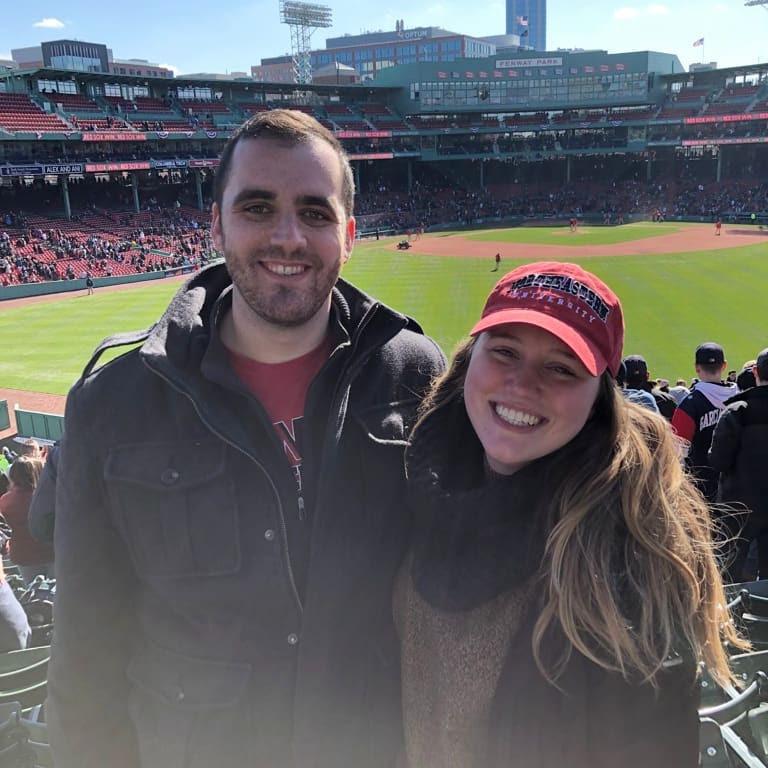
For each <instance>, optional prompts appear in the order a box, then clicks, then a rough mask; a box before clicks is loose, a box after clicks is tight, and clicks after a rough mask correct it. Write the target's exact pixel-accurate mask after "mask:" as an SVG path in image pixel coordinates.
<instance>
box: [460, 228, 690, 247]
mask: <svg viewBox="0 0 768 768" xmlns="http://www.w3.org/2000/svg"><path fill="white" fill-rule="evenodd" d="M677 231H679V227H677V226H671V225H669V224H650V223H640V224H624V225H623V226H617V227H588V226H581V225H580V226H579V227H578V229H577V230H576V231H575V232H571V231H570V228H569V227H568V225H567V224H566V225H563V226H561V227H517V228H515V229H490V230H486V231H483V232H476V233H474V234H470V235H466V237H467V240H477V241H480V242H492V243H526V244H528V245H564V246H584V245H615V244H616V243H626V242H629V241H631V240H645V239H647V238H649V237H658V236H660V235H672V234H674V233H675V232H677Z"/></svg>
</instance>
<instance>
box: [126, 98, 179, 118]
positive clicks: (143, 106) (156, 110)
mask: <svg viewBox="0 0 768 768" xmlns="http://www.w3.org/2000/svg"><path fill="white" fill-rule="evenodd" d="M133 103H134V104H135V105H136V112H146V113H148V114H153V115H155V114H162V113H170V114H173V108H172V107H171V105H170V104H169V103H168V102H167V101H165V100H163V99H151V98H149V97H147V96H137V97H136V98H135V99H134V100H133Z"/></svg>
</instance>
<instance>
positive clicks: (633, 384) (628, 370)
mask: <svg viewBox="0 0 768 768" xmlns="http://www.w3.org/2000/svg"><path fill="white" fill-rule="evenodd" d="M623 362H624V369H625V377H624V383H625V384H626V386H627V391H640V392H645V393H647V394H649V395H650V396H651V397H652V398H653V400H654V402H655V403H656V408H652V409H651V410H655V411H657V412H658V413H660V414H661V415H662V416H663V417H664V418H665V419H666V420H667V421H672V416H673V414H674V412H675V409H676V408H677V404H676V403H675V399H674V398H673V397H672V395H670V394H668V393H667V392H663V391H662V390H661V389H659V387H655V386H654V385H653V384H651V382H650V378H649V374H648V363H647V362H646V361H645V358H644V357H643V356H642V355H629V356H627V357H625V358H624V361H623Z"/></svg>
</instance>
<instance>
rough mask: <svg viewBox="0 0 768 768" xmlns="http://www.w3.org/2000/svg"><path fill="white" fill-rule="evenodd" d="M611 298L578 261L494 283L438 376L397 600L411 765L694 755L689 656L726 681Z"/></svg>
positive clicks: (674, 484)
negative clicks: (632, 392)
mask: <svg viewBox="0 0 768 768" xmlns="http://www.w3.org/2000/svg"><path fill="white" fill-rule="evenodd" d="M623 335H624V322H623V317H622V311H621V305H620V303H619V300H618V298H617V297H616V295H615V294H614V293H613V292H612V291H611V290H610V288H608V286H606V285H605V284H604V283H602V282H601V281H600V280H599V279H598V278H596V277H595V276H594V275H592V274H590V273H588V272H585V271H584V270H582V269H581V268H580V267H578V266H576V265H572V264H560V263H537V264H530V265H527V266H524V267H520V268H518V269H516V270H514V271H512V272H510V273H509V274H507V275H506V276H505V277H503V278H502V279H501V281H500V282H499V283H498V284H497V285H496V287H495V288H494V289H493V292H492V293H491V295H490V296H489V298H488V300H487V303H486V306H485V309H484V311H483V315H482V318H481V320H480V321H479V322H478V323H477V324H476V325H475V327H474V328H473V329H472V332H471V338H470V339H469V341H468V342H466V343H465V344H463V345H462V346H461V347H460V348H459V349H458V351H457V352H456V353H455V355H454V358H453V360H452V363H451V365H450V367H449V369H448V371H447V372H446V373H445V374H444V375H443V376H442V377H441V378H439V379H438V380H437V381H436V382H435V383H434V385H433V387H432V390H431V392H430V393H429V395H428V397H427V399H426V401H425V403H424V404H423V407H422V415H421V418H420V420H419V422H418V424H417V426H416V428H415V430H414V433H413V435H412V437H411V445H410V446H409V449H408V452H407V459H406V461H407V468H408V477H409V484H410V488H411V497H412V502H413V505H414V512H415V518H416V534H415V538H414V543H413V548H412V553H411V555H410V557H409V559H408V561H407V562H406V564H405V566H404V567H403V569H402V570H401V573H400V576H399V578H398V583H397V586H396V590H395V598H394V610H395V618H396V621H397V624H398V630H399V633H400V639H401V647H402V677H403V706H404V718H405V733H406V757H407V764H408V765H409V766H410V768H433V767H434V768H438V767H439V768H474V767H475V766H477V767H478V768H479V767H480V766H482V767H483V768H486V767H488V768H495V767H496V766H499V767H500V766H505V767H512V766H515V767H517V766H520V768H554V767H555V766H569V768H609V766H610V767H611V768H612V767H613V766H619V765H620V766H622V768H627V766H638V767H639V766H648V765H655V766H660V767H661V766H675V768H688V767H690V768H693V767H694V766H696V765H697V764H698V737H697V732H698V718H697V712H696V710H697V704H698V693H697V691H698V689H697V685H696V680H695V678H696V663H697V661H699V660H704V661H706V663H707V666H708V668H709V671H710V673H711V674H712V675H713V676H714V677H715V678H716V679H717V680H718V681H721V682H725V681H728V680H730V679H731V675H730V672H729V669H728V664H727V656H726V652H725V650H724V648H723V642H724V641H727V642H729V643H731V644H732V645H733V646H734V647H737V648H745V647H746V643H744V641H742V640H741V639H740V638H739V637H738V636H737V634H736V633H735V631H734V628H733V626H732V624H730V623H729V621H728V617H727V613H726V609H725V608H724V605H725V599H724V592H723V585H722V581H721V579H720V576H719V573H718V568H717V563H716V560H715V556H714V553H713V548H712V544H711V533H710V520H709V515H708V511H707V507H706V504H705V503H704V501H703V500H702V498H701V496H700V495H699V494H698V492H697V491H696V490H695V488H694V486H693V485H692V483H691V481H690V480H689V479H688V478H687V477H686V476H685V475H684V473H683V470H682V469H681V467H680V463H679V461H678V459H677V453H676V448H675V444H674V439H673V437H672V435H671V432H670V430H669V427H668V425H667V424H666V423H665V421H664V420H663V419H661V418H660V417H658V416H656V415H654V414H652V413H650V412H649V411H647V410H645V409H642V408H640V407H638V406H635V405H633V404H631V403H628V402H626V401H625V400H624V398H622V396H621V394H620V392H619V391H618V390H617V388H616V386H615V384H614V381H613V377H614V376H615V375H616V373H617V371H618V369H619V366H620V363H621V351H622V343H623Z"/></svg>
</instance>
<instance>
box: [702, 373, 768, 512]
mask: <svg viewBox="0 0 768 768" xmlns="http://www.w3.org/2000/svg"><path fill="white" fill-rule="evenodd" d="M709 463H710V465H711V466H712V467H714V468H715V469H716V470H718V471H719V472H720V487H719V491H718V499H717V500H718V501H720V502H723V503H726V504H729V503H734V502H737V503H740V504H744V505H745V506H746V507H747V509H749V510H750V512H751V523H752V524H753V525H759V526H765V525H768V386H760V387H752V388H751V389H747V390H745V391H744V392H739V394H737V395H734V396H733V397H731V398H729V399H728V400H726V401H725V408H724V410H723V411H722V412H721V414H720V419H719V420H718V422H717V426H716V427H715V431H714V434H713V435H712V447H711V448H710V449H709Z"/></svg>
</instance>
